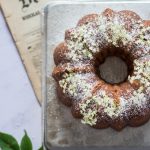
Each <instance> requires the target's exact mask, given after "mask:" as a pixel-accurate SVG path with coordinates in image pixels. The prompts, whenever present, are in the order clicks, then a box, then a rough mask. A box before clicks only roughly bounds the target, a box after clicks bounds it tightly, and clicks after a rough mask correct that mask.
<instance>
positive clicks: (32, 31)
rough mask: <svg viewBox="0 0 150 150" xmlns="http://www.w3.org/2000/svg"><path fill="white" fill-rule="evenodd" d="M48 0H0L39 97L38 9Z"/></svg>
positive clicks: (39, 36)
mask: <svg viewBox="0 0 150 150" xmlns="http://www.w3.org/2000/svg"><path fill="white" fill-rule="evenodd" d="M47 2H48V0H0V5H1V9H2V11H3V14H4V16H5V19H6V22H7V24H8V26H9V29H10V31H11V34H12V36H13V39H14V41H15V43H16V46H17V48H18V51H19V54H20V56H21V58H22V62H23V64H24V66H25V68H26V71H27V73H28V76H29V79H30V81H31V83H32V86H33V89H34V91H35V95H36V96H37V99H38V100H39V102H40V103H41V102H42V99H41V80H40V79H41V61H42V60H41V58H42V57H41V52H42V49H41V19H40V10H41V8H42V7H43V6H44V5H45V4H46V3H47Z"/></svg>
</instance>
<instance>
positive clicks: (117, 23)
mask: <svg viewBox="0 0 150 150" xmlns="http://www.w3.org/2000/svg"><path fill="white" fill-rule="evenodd" d="M134 17H136V15H135V16H126V15H123V14H119V13H114V14H113V15H112V16H105V15H103V14H99V15H98V18H97V19H95V20H94V21H92V22H89V23H87V24H84V25H81V26H77V27H76V28H74V29H71V30H70V35H69V38H67V39H66V43H67V47H68V50H69V52H68V53H66V56H67V58H68V59H69V60H70V61H71V62H72V63H74V64H80V65H82V64H81V63H78V62H82V60H92V59H93V58H94V56H95V54H97V53H101V51H102V50H103V49H104V47H107V46H109V45H112V46H114V47H120V48H126V50H127V51H128V52H129V53H131V54H132V56H133V57H134V59H135V60H134V72H133V75H132V76H129V77H128V80H129V83H130V84H131V85H132V83H133V82H134V81H137V80H139V82H140V86H139V87H138V89H134V88H133V89H132V91H129V92H128V93H124V94H122V95H120V97H119V102H120V103H119V105H117V104H116V103H115V99H114V98H113V96H112V97H111V96H109V95H108V94H107V93H106V91H105V90H103V89H100V90H99V92H98V93H97V94H96V95H93V94H92V91H93V88H94V85H95V84H96V82H97V81H95V82H94V81H93V80H92V82H91V79H92V77H93V76H94V74H93V73H84V74H83V73H80V72H76V73H74V72H71V73H65V74H63V79H62V80H60V81H59V85H60V87H62V89H63V92H64V93H65V94H68V95H69V96H70V97H72V98H73V99H85V101H84V102H83V101H81V103H80V109H81V114H82V115H83V120H82V122H83V123H86V124H89V125H94V124H96V121H97V114H98V113H99V109H100V108H102V109H103V111H104V112H105V113H106V114H107V115H108V116H109V117H110V118H116V117H118V116H121V115H123V114H126V112H127V111H128V110H129V109H131V108H132V106H134V107H136V108H138V109H141V108H143V107H146V105H147V104H148V102H149V100H150V94H149V93H150V56H147V55H149V54H150V27H145V26H144V24H143V21H142V20H141V19H135V18H134Z"/></svg>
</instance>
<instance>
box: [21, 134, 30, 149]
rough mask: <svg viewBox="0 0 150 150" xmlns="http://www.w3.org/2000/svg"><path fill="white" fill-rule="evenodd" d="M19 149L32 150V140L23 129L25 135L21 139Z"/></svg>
mask: <svg viewBox="0 0 150 150" xmlns="http://www.w3.org/2000/svg"><path fill="white" fill-rule="evenodd" d="M21 150H32V142H31V140H30V138H29V136H28V134H27V132H26V131H25V135H24V136H23V138H22V140H21Z"/></svg>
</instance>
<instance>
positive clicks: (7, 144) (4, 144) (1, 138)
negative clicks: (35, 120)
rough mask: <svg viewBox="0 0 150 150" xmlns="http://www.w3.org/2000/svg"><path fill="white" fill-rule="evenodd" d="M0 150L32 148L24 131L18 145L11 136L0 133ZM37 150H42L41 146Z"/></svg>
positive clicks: (30, 149)
mask: <svg viewBox="0 0 150 150" xmlns="http://www.w3.org/2000/svg"><path fill="white" fill-rule="evenodd" d="M0 150H33V147H32V142H31V139H30V137H29V136H28V134H27V132H26V131H25V134H24V136H23V137H22V140H21V144H20V145H19V144H18V142H17V140H16V139H15V137H13V136H12V135H10V134H7V133H3V132H0ZM38 150H43V146H41V147H40V148H39V149H38Z"/></svg>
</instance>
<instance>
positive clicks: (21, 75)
mask: <svg viewBox="0 0 150 150" xmlns="http://www.w3.org/2000/svg"><path fill="white" fill-rule="evenodd" d="M24 129H26V130H27V132H28V134H29V136H30V137H31V138H32V141H33V146H34V150H37V149H38V148H39V146H40V145H41V108H40V106H39V104H38V102H37V100H36V97H35V95H34V92H33V90H32V87H31V84H30V82H29V80H28V77H27V74H26V72H25V69H24V67H23V65H22V62H21V59H20V57H19V55H18V52H17V49H16V47H15V45H14V42H13V40H12V38H11V35H10V33H9V31H8V29H7V26H6V24H5V22H4V19H3V17H2V14H1V13H0V131H2V132H7V133H10V134H12V135H14V136H15V137H16V138H17V139H18V141H19V142H20V140H21V137H22V136H23V134H24Z"/></svg>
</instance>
